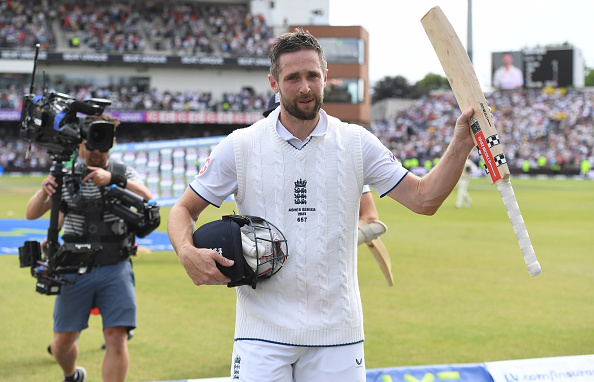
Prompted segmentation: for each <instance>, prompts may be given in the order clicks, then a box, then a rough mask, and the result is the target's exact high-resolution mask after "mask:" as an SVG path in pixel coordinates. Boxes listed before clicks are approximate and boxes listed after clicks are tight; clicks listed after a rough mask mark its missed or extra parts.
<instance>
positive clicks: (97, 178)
mask: <svg viewBox="0 0 594 382" xmlns="http://www.w3.org/2000/svg"><path fill="white" fill-rule="evenodd" d="M87 168H88V169H89V170H90V172H89V173H88V174H87V176H85V177H84V178H83V179H82V181H81V182H82V183H84V182H86V181H87V180H89V179H90V180H91V181H92V182H93V183H95V185H96V186H97V187H103V186H107V185H109V182H111V172H109V171H107V170H105V169H102V168H101V167H93V166H87Z"/></svg>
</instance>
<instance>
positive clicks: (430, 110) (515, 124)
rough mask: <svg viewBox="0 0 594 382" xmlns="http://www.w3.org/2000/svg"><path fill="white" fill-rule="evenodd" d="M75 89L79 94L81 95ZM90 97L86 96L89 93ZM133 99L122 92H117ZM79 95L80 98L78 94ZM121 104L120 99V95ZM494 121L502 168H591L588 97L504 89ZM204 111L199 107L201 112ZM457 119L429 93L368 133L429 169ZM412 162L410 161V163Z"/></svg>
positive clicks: (159, 100)
mask: <svg viewBox="0 0 594 382" xmlns="http://www.w3.org/2000/svg"><path fill="white" fill-rule="evenodd" d="M79 91H80V89H79ZM87 91H89V90H87ZM103 91H105V93H100V92H99V93H93V91H91V94H93V96H99V97H101V98H110V97H111V93H109V94H108V93H107V90H105V89H103ZM127 92H130V93H134V92H133V91H130V90H126V91H125V92H123V91H120V93H119V94H118V96H121V93H127ZM79 95H80V93H79ZM123 98H124V99H127V98H126V97H123ZM487 98H488V100H489V105H490V106H491V108H492V111H493V115H494V122H495V125H496V126H497V130H498V133H499V137H500V139H501V141H502V144H503V145H504V150H505V155H506V158H507V161H508V165H509V166H510V167H512V168H514V167H515V168H522V167H523V166H525V165H526V162H528V163H529V165H530V166H531V168H533V169H534V168H538V167H539V166H542V165H543V160H544V163H546V166H549V167H551V168H553V167H557V168H561V169H562V168H565V167H568V166H573V167H576V166H579V165H580V164H581V163H582V161H584V160H585V161H589V163H590V164H591V165H594V91H589V90H570V91H568V92H567V93H566V94H562V93H560V92H553V93H547V92H543V91H536V90H530V91H528V90H525V91H502V92H494V93H491V94H488V96H487ZM130 99H134V100H137V101H138V102H133V104H132V105H133V108H134V109H137V110H185V108H186V107H190V105H194V104H196V105H201V106H199V107H197V109H200V108H206V109H209V108H211V107H213V106H208V105H209V104H210V103H212V102H213V100H212V97H211V96H210V94H209V93H174V92H163V93H160V92H156V91H154V90H153V91H151V92H149V93H146V94H142V95H138V96H137V97H131V98H130ZM266 99H267V97H263V96H254V94H252V93H251V92H249V91H243V92H240V93H238V94H229V95H228V96H226V97H225V99H224V102H215V104H217V105H218V106H217V107H221V105H223V104H225V102H227V103H228V105H230V106H228V110H229V111H247V110H250V111H257V112H261V111H263V110H264V109H265V108H266ZM126 102H127V101H122V102H121V103H117V102H116V103H115V107H114V106H112V107H110V110H119V109H120V108H119V106H122V105H125V104H126ZM200 110H202V109H200ZM459 114H460V112H459V109H458V106H457V103H456V100H455V98H454V96H453V95H452V94H451V93H448V92H445V93H442V94H437V95H433V96H430V97H425V98H422V99H419V100H418V101H417V102H416V103H415V104H413V105H412V106H410V107H408V108H405V109H403V110H401V111H400V112H398V113H397V114H396V115H395V116H394V117H393V118H390V119H388V120H384V121H376V122H373V123H372V124H371V126H370V130H371V131H372V132H373V133H374V134H375V135H376V136H378V137H379V138H380V140H381V141H382V142H384V144H386V146H388V147H389V148H390V149H391V151H392V152H393V153H394V154H395V155H396V156H397V157H398V158H399V159H400V160H401V161H402V162H403V163H405V165H407V166H408V163H418V165H419V166H423V164H424V163H425V162H427V161H429V162H431V163H435V162H434V160H435V159H438V157H439V155H440V154H441V153H443V151H444V150H445V145H447V142H449V141H450V138H451V134H452V126H453V125H454V124H455V121H456V118H457V117H458V115H459ZM159 130H160V134H161V135H156V134H155V135H153V136H152V139H154V140H169V139H177V138H183V137H178V136H171V134H170V133H168V129H159ZM0 136H2V137H5V138H4V139H5V140H4V141H3V142H1V144H2V147H3V148H4V150H3V151H2V156H1V157H0V165H2V166H5V167H6V166H7V165H13V166H14V165H20V164H23V163H26V162H25V159H24V150H23V143H22V142H20V143H19V142H16V143H15V142H14V140H15V139H16V138H18V137H14V134H12V136H13V137H12V138H7V137H11V134H7V133H6V134H3V132H2V131H0ZM32 157H34V158H35V159H34V161H35V162H30V164H29V165H30V166H32V167H34V165H35V166H40V167H43V166H46V165H47V164H48V163H47V159H45V158H44V150H42V149H38V148H37V149H35V151H33V152H32ZM411 159H414V162H409V161H408V160H411ZM471 159H473V160H474V161H475V162H477V163H478V161H479V159H480V158H479V156H478V152H476V151H473V153H472V154H471Z"/></svg>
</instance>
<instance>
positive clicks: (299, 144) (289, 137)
mask: <svg viewBox="0 0 594 382" xmlns="http://www.w3.org/2000/svg"><path fill="white" fill-rule="evenodd" d="M327 131H328V118H327V116H326V112H325V111H324V110H322V109H320V120H319V121H318V124H317V125H316V127H315V128H314V129H313V131H312V132H311V134H309V135H308V136H307V138H305V140H304V141H302V140H301V139H299V138H297V137H295V136H294V135H293V134H291V132H290V131H289V130H287V128H286V127H285V126H283V124H282V123H281V121H280V119H277V120H276V133H277V134H278V135H279V137H281V138H282V139H284V140H285V141H287V142H289V143H290V144H291V145H292V146H294V147H295V148H297V149H298V150H301V149H302V148H303V147H304V146H305V145H306V144H307V143H308V142H309V141H310V139H311V138H312V137H323V136H324V135H326V132H327Z"/></svg>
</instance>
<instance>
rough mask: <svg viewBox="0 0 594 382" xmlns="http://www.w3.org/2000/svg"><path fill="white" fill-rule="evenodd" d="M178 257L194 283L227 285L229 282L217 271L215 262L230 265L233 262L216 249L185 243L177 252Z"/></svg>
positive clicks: (225, 265) (228, 279)
mask: <svg viewBox="0 0 594 382" xmlns="http://www.w3.org/2000/svg"><path fill="white" fill-rule="evenodd" d="M178 258H179V262H180V263H181V265H182V266H183V267H184V269H185V270H186V273H187V274H188V276H190V278H191V279H192V281H193V282H194V284H195V285H227V284H228V283H230V282H231V279H230V278H228V277H227V276H225V275H223V274H222V273H221V271H219V269H218V268H217V266H216V263H219V264H221V265H223V266H224V267H230V266H232V265H233V264H234V262H233V260H229V259H227V258H226V257H224V256H223V255H221V254H220V253H218V252H217V251H213V250H212V249H207V248H196V247H194V246H191V245H187V246H185V247H183V248H182V250H181V251H180V252H179V253H178Z"/></svg>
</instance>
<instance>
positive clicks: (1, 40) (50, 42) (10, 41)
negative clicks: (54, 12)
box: [0, 0, 56, 50]
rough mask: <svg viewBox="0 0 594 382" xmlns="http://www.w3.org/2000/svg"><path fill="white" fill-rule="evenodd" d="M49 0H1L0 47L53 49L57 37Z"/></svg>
mask: <svg viewBox="0 0 594 382" xmlns="http://www.w3.org/2000/svg"><path fill="white" fill-rule="evenodd" d="M50 14H51V12H50V10H49V2H48V0H44V1H39V0H37V1H33V0H29V1H14V0H0V48H2V49H6V48H20V47H23V46H29V47H34V46H35V44H37V43H39V44H40V47H41V49H44V50H47V49H53V48H55V46H56V37H55V34H54V31H53V30H52V27H51V20H50V17H49V15H50Z"/></svg>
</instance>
